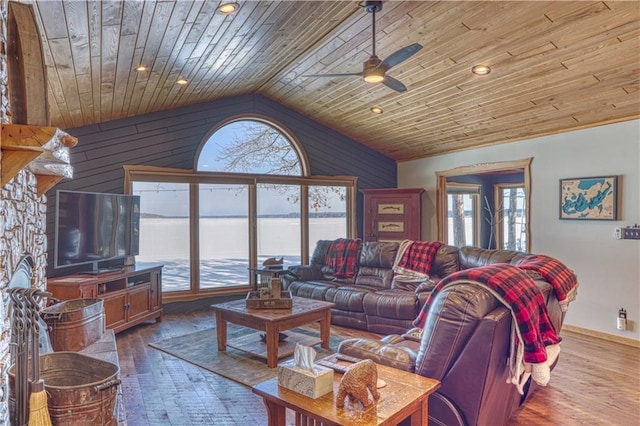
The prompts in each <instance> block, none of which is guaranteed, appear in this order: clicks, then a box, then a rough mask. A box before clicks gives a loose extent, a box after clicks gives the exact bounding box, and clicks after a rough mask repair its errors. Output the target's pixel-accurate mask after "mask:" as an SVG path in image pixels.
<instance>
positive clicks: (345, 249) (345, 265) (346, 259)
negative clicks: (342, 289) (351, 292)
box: [324, 238, 362, 279]
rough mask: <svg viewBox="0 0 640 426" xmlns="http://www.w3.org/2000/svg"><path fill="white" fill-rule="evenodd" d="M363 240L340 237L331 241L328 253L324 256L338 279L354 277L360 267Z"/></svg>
mask: <svg viewBox="0 0 640 426" xmlns="http://www.w3.org/2000/svg"><path fill="white" fill-rule="evenodd" d="M361 246H362V240H361V239H359V238H356V239H350V238H338V239H337V240H334V241H331V243H330V244H329V248H328V249H327V254H326V255H325V257H324V264H325V265H327V266H328V267H330V268H331V269H333V270H334V271H335V274H334V275H335V277H336V278H338V279H348V278H353V277H354V276H355V275H356V271H357V267H358V257H359V256H360V248H361Z"/></svg>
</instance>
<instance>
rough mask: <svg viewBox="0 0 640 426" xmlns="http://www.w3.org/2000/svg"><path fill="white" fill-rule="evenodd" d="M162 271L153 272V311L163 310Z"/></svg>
mask: <svg viewBox="0 0 640 426" xmlns="http://www.w3.org/2000/svg"><path fill="white" fill-rule="evenodd" d="M160 274H161V273H160V271H153V272H151V274H150V275H151V310H152V311H156V310H158V309H160V308H162V275H160Z"/></svg>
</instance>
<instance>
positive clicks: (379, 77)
mask: <svg viewBox="0 0 640 426" xmlns="http://www.w3.org/2000/svg"><path fill="white" fill-rule="evenodd" d="M383 80H384V73H382V74H367V75H365V76H364V81H366V82H367V83H380V82H381V81H383Z"/></svg>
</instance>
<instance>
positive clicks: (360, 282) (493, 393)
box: [286, 241, 564, 426]
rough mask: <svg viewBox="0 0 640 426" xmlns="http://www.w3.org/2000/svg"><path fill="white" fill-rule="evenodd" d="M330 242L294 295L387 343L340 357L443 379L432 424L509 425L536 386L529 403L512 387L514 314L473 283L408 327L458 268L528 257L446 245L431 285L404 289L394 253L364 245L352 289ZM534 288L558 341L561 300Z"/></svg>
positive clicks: (365, 343)
mask: <svg viewBox="0 0 640 426" xmlns="http://www.w3.org/2000/svg"><path fill="white" fill-rule="evenodd" d="M328 243H329V242H322V241H321V242H319V243H318V246H317V247H316V251H315V252H314V255H313V258H312V261H311V264H310V265H309V266H306V267H298V268H294V269H293V271H294V273H296V274H297V278H294V279H289V281H288V282H287V284H286V285H287V287H288V289H289V290H291V291H292V293H293V294H294V295H297V296H302V297H312V298H316V299H322V300H330V301H332V302H334V303H336V308H335V309H334V311H333V318H332V322H333V323H335V324H339V325H344V326H350V327H356V328H360V329H366V330H369V331H373V332H378V333H382V334H389V335H387V336H385V337H383V338H382V339H347V340H345V341H343V342H342V343H341V345H340V348H339V351H340V352H341V353H345V354H348V355H351V356H355V357H358V358H369V359H373V360H374V361H376V362H378V363H381V364H385V365H390V366H393V367H396V368H399V369H402V370H406V371H412V372H415V373H416V374H420V375H424V376H427V377H432V378H436V379H438V380H440V381H441V387H440V388H439V389H438V391H437V392H436V393H434V394H433V395H432V396H431V397H430V399H429V423H430V424H432V425H447V426H451V425H492V426H493V425H502V424H505V423H506V421H507V420H508V419H509V417H511V415H512V414H513V413H514V411H515V410H516V409H517V408H518V407H519V406H520V405H521V404H522V403H523V402H524V401H525V400H526V398H527V397H528V396H529V395H531V393H532V391H533V390H534V389H535V387H536V385H535V383H533V382H532V383H531V384H527V386H525V392H524V395H521V394H520V393H519V392H518V391H517V388H516V386H514V385H513V384H511V383H507V379H508V377H509V367H508V362H507V360H508V357H509V351H510V336H511V324H512V319H511V314H510V312H509V310H508V309H507V308H506V307H504V306H503V305H502V304H501V303H500V302H499V301H498V300H497V299H496V298H495V297H494V296H493V295H492V294H491V293H490V292H489V291H488V290H484V289H481V288H479V287H477V286H473V285H469V284H462V285H456V286H449V287H445V288H444V289H443V290H442V291H441V292H440V293H439V294H438V296H437V297H436V299H435V300H434V301H433V302H432V306H431V308H430V311H429V316H428V317H427V323H426V325H425V327H424V329H413V328H412V324H411V322H412V320H413V319H414V318H415V317H416V316H417V313H418V311H419V309H420V308H421V307H422V305H423V304H424V302H425V301H426V298H427V297H428V295H429V292H430V290H431V289H432V288H433V285H434V283H435V282H437V280H439V279H440V278H442V277H444V276H446V275H448V274H450V273H452V272H454V271H456V270H461V269H468V268H474V267H478V266H484V265H489V264H493V263H511V264H514V263H516V262H518V261H519V260H520V259H522V257H523V256H524V254H522V253H519V252H513V251H508V250H487V249H480V248H476V247H462V248H459V249H458V248H457V247H452V246H446V245H445V246H442V247H440V249H439V250H438V254H437V256H436V259H435V263H434V265H433V267H432V278H431V280H430V281H429V282H423V283H399V282H394V277H393V272H392V270H391V267H392V265H393V259H392V257H394V255H395V253H397V245H393V244H391V245H387V244H382V243H363V249H362V253H361V256H360V262H361V263H360V266H359V270H358V274H357V275H356V277H355V280H354V282H353V283H344V282H343V283H338V282H335V281H332V277H331V271H330V270H329V269H328V268H326V266H324V265H323V263H324V254H323V253H325V252H326V247H327V246H328ZM361 272H362V274H361ZM532 275H533V277H534V279H535V278H539V277H536V276H535V274H532ZM374 277H377V279H374ZM535 282H536V284H537V285H538V287H539V288H540V289H541V290H542V293H543V295H544V297H545V300H546V303H547V310H548V313H549V316H550V318H551V321H552V323H553V325H554V327H555V328H556V330H557V331H558V332H559V331H560V329H561V327H562V322H563V320H564V312H562V311H561V309H560V305H559V303H558V300H557V299H556V297H555V293H554V291H553V289H552V287H551V285H550V284H549V283H547V282H546V281H543V280H541V279H536V280H535Z"/></svg>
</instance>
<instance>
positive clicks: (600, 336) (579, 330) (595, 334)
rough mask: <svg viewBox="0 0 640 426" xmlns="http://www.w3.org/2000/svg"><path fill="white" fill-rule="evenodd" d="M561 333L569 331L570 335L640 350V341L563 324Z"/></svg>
mask: <svg viewBox="0 0 640 426" xmlns="http://www.w3.org/2000/svg"><path fill="white" fill-rule="evenodd" d="M562 331H569V332H571V333H576V334H582V335H585V336H591V337H596V338H598V339H602V340H608V341H610V342H615V343H620V344H622V345H627V346H633V347H634V348H640V340H636V339H631V338H629V337H624V336H618V335H617V334H609V333H603V332H602V331H596V330H589V329H588V328H582V327H578V326H576V325H570V324H564V325H563V326H562Z"/></svg>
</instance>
